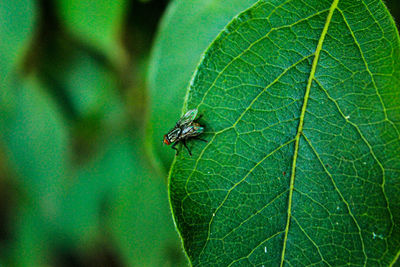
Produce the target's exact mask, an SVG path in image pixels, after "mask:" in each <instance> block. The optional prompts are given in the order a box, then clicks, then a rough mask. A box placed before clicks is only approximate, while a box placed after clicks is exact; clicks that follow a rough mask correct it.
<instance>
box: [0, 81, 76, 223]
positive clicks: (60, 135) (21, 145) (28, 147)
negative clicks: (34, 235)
mask: <svg viewBox="0 0 400 267" xmlns="http://www.w3.org/2000/svg"><path fill="white" fill-rule="evenodd" d="M42 86H43V85H42V84H40V83H39V82H38V81H37V79H36V78H35V77H33V76H31V77H29V78H27V79H21V78H18V80H17V81H15V82H14V84H13V87H12V90H13V91H14V93H15V97H16V98H15V103H14V109H10V110H8V112H7V113H6V114H4V115H3V116H2V117H1V118H0V127H1V129H2V134H3V138H4V143H5V146H6V148H7V150H8V151H9V154H10V161H11V162H12V163H14V165H15V167H16V168H17V170H18V172H19V174H20V176H21V178H22V181H23V184H24V185H25V186H27V187H29V188H30V189H29V192H31V193H32V194H33V197H34V198H35V199H36V200H38V201H39V203H37V204H38V205H39V206H40V208H41V209H43V212H45V216H49V218H52V217H53V215H54V212H55V209H56V206H57V205H56V203H57V199H58V197H59V195H60V194H61V186H62V182H63V179H64V178H65V176H66V173H67V169H68V157H69V151H68V146H69V142H68V133H67V128H66V125H65V122H64V120H63V118H62V116H61V114H60V112H59V110H58V108H57V107H56V106H55V104H54V102H53V100H52V99H51V97H50V96H48V95H47V93H46V92H45V91H44V90H43V88H42ZM40 208H39V209H40Z"/></svg>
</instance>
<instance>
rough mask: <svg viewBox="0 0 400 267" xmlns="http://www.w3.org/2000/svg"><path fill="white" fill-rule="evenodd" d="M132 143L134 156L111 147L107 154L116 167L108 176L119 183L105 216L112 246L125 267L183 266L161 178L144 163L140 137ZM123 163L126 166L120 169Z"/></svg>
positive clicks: (147, 163) (183, 262)
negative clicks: (113, 153) (111, 236)
mask: <svg viewBox="0 0 400 267" xmlns="http://www.w3.org/2000/svg"><path fill="white" fill-rule="evenodd" d="M134 140H135V141H134V142H133V143H134V147H135V150H134V151H132V152H133V153H129V154H127V153H126V152H125V151H124V149H121V148H119V146H118V145H114V147H115V149H114V150H115V155H109V156H110V158H114V160H112V161H114V165H115V167H119V168H118V169H117V168H114V169H113V173H114V175H113V176H112V174H111V173H110V177H113V180H114V179H115V178H117V179H119V180H120V182H119V183H118V186H117V188H116V194H115V200H114V201H113V202H112V204H111V210H112V212H111V214H110V216H108V219H109V223H110V228H111V232H112V235H113V237H114V239H115V244H116V246H117V248H118V250H119V251H120V252H121V256H122V259H123V260H124V261H125V263H126V266H171V267H172V266H186V265H187V264H186V259H185V256H184V254H183V251H182V248H181V244H180V242H179V238H178V235H177V233H176V231H175V229H174V225H173V221H172V217H171V214H170V212H169V208H168V197H167V190H166V186H165V182H164V179H162V177H159V175H157V174H156V173H155V171H154V170H153V168H152V167H151V166H150V164H149V162H148V161H147V160H146V157H145V156H144V154H143V145H141V144H140V138H134ZM125 143H127V142H125ZM129 143H132V142H129ZM121 151H122V152H125V157H121V156H120V154H121ZM117 152H119V153H117ZM111 156H112V157H111ZM124 161H125V163H124V164H125V165H126V166H120V165H121V164H120V162H124Z"/></svg>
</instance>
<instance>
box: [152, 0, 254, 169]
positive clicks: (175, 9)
mask: <svg viewBox="0 0 400 267" xmlns="http://www.w3.org/2000/svg"><path fill="white" fill-rule="evenodd" d="M255 2H256V0H192V1H186V0H175V1H173V2H172V3H171V5H169V7H168V10H167V11H166V14H165V16H164V17H163V19H162V22H161V27H160V29H159V32H158V34H157V38H156V41H155V44H154V48H153V50H152V54H151V59H150V66H149V75H148V81H149V88H150V93H151V108H150V109H149V111H150V112H151V116H150V127H151V128H152V134H151V136H150V137H151V141H152V143H153V147H154V149H155V152H156V154H157V155H158V156H159V157H160V158H161V161H162V163H163V165H164V167H165V169H167V168H168V167H169V166H170V164H171V162H172V160H173V157H174V151H172V150H171V149H166V148H165V147H164V146H163V145H162V136H163V135H164V134H165V133H166V132H167V131H168V130H170V127H173V125H175V123H176V121H177V120H178V118H179V115H180V113H181V106H182V103H183V99H184V96H185V92H186V88H187V87H188V85H189V82H190V78H191V77H192V75H193V72H194V70H195V69H196V66H197V64H198V63H199V61H200V58H201V55H202V53H203V52H204V50H205V49H206V48H207V46H208V45H209V44H210V43H211V42H212V40H213V39H214V38H215V37H216V36H217V35H218V33H219V32H220V31H221V30H222V29H223V27H224V26H225V25H226V24H227V23H228V22H229V21H230V20H231V19H232V18H233V17H234V16H235V15H236V14H237V13H239V12H240V11H242V10H244V9H246V8H248V7H250V6H251V4H254V3H255ZM193 29H196V30H195V31H194V30H193Z"/></svg>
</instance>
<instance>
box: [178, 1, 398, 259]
mask: <svg viewBox="0 0 400 267" xmlns="http://www.w3.org/2000/svg"><path fill="white" fill-rule="evenodd" d="M193 108H198V109H199V114H203V115H204V116H203V119H202V120H203V123H204V124H205V126H206V133H205V134H204V135H203V137H204V138H206V139H207V140H208V143H202V142H197V141H192V142H190V143H189V146H190V147H191V148H192V152H193V157H189V156H188V155H187V153H185V151H183V150H182V152H181V153H180V155H179V156H178V157H177V159H176V161H175V162H174V164H173V166H172V170H171V174H170V197H171V203H172V207H173V210H174V216H175V220H176V222H177V227H178V229H179V231H180V232H181V234H182V237H183V241H184V246H185V250H186V252H187V253H188V255H189V257H190V259H191V261H192V263H193V265H194V266H211V265H214V266H311V265H312V266H344V265H351V266H388V265H393V264H394V263H395V262H396V261H397V259H398V258H399V255H400V252H399V251H400V228H399V226H400V225H399V224H400V206H399V203H400V158H399V155H400V133H399V131H400V43H399V36H398V32H397V30H396V28H395V25H394V22H393V20H392V18H391V17H390V14H389V13H388V11H387V9H386V8H385V6H384V4H383V3H382V2H381V1H377V0H364V1H361V0H351V1H350V0H322V1H321V0H318V1H316V0H315V1H313V0H307V1H304V0H292V1H277V0H269V1H260V2H259V3H257V4H256V5H255V6H253V7H252V8H250V9H248V10H247V11H246V12H244V13H242V14H241V15H240V16H239V17H238V18H237V19H234V20H233V21H232V22H231V23H230V24H229V26H227V28H226V29H225V30H224V31H223V32H222V33H221V34H220V35H219V36H218V37H217V39H216V40H215V41H214V43H213V44H212V45H211V46H210V47H209V49H208V51H207V52H206V54H205V56H204V58H203V61H202V63H201V64H200V66H199V67H198V69H197V72H196V75H195V77H194V79H193V81H192V83H191V86H190V89H189V91H188V96H187V101H186V103H185V107H184V111H186V110H189V109H193Z"/></svg>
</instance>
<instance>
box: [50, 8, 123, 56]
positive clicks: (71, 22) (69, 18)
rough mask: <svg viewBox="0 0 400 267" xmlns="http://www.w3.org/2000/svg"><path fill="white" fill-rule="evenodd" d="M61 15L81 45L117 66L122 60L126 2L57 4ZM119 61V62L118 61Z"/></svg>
mask: <svg viewBox="0 0 400 267" xmlns="http://www.w3.org/2000/svg"><path fill="white" fill-rule="evenodd" d="M56 4H57V8H58V12H59V14H60V17H61V18H62V21H63V23H64V24H65V26H66V27H67V29H68V31H69V32H70V33H72V34H73V35H74V36H75V37H76V38H78V39H79V40H80V41H81V42H83V43H86V44H88V45H89V46H91V47H93V48H95V49H97V50H98V51H99V52H102V53H104V54H105V55H106V56H108V58H109V59H110V60H111V61H112V62H114V63H118V62H115V61H116V60H117V59H121V60H122V58H121V57H122V56H123V50H122V48H121V45H120V42H119V41H120V40H119V39H120V36H119V35H120V31H121V28H122V23H123V20H124V17H125V10H126V7H127V2H126V1H125V0H117V1H108V0H99V1H75V0H73V1H69V0H57V1H56ZM116 58H117V59H116Z"/></svg>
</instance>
